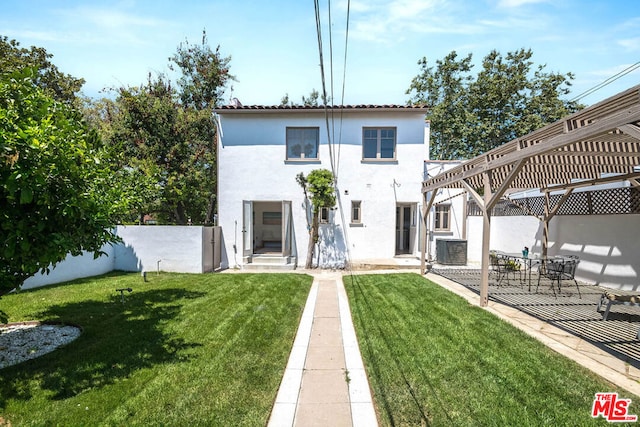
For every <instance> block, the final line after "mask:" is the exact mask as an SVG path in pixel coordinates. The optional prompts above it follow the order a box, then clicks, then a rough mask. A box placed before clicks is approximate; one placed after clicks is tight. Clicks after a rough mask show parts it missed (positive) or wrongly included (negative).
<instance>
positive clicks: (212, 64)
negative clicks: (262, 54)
mask: <svg viewBox="0 0 640 427" xmlns="http://www.w3.org/2000/svg"><path fill="white" fill-rule="evenodd" d="M169 60H170V61H171V62H170V63H169V69H171V70H174V71H178V70H179V71H180V73H181V77H180V78H179V79H178V86H179V88H180V90H179V94H180V101H181V104H182V106H183V107H186V108H194V109H196V110H203V109H207V108H215V107H216V106H217V105H218V104H219V103H220V101H221V100H222V96H223V95H224V92H225V89H226V86H227V84H228V83H229V82H230V81H232V80H235V77H234V76H232V75H231V74H230V73H229V65H230V63H231V57H230V56H226V57H223V56H222V54H221V53H220V46H219V45H218V46H217V47H216V49H215V51H214V50H212V49H211V47H210V46H209V44H208V42H207V33H206V31H203V32H202V43H201V44H200V45H197V44H196V45H194V44H190V43H189V41H188V40H185V42H184V43H181V44H180V45H178V49H177V51H176V53H175V54H174V55H172V56H171V57H170V58H169ZM172 63H173V64H172ZM176 67H177V68H176Z"/></svg>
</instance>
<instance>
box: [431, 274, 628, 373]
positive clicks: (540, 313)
mask: <svg viewBox="0 0 640 427" xmlns="http://www.w3.org/2000/svg"><path fill="white" fill-rule="evenodd" d="M431 272H432V273H435V274H438V275H440V276H443V277H446V278H447V279H449V280H452V281H454V282H457V283H459V284H461V285H463V286H465V287H466V288H468V289H470V290H472V291H473V292H475V293H477V294H478V295H480V270H479V269H462V268H460V269H456V268H434V269H433V270H431ZM537 283H538V276H537V274H536V273H533V275H532V277H531V285H532V286H531V292H529V291H528V282H527V281H524V282H522V283H521V282H520V280H519V279H516V280H513V279H511V280H510V281H509V283H508V284H507V283H505V282H504V281H502V282H501V283H500V286H498V284H497V281H496V277H495V276H494V275H493V274H490V276H489V299H490V300H492V301H496V302H499V303H501V304H504V305H507V306H510V307H513V308H516V309H518V310H520V311H522V312H524V313H527V314H529V315H531V316H534V317H536V318H537V319H540V320H542V321H544V322H547V323H549V324H551V325H553V326H555V327H557V328H559V329H562V330H564V331H566V332H568V333H570V334H572V335H574V336H576V337H579V338H581V339H583V340H585V341H587V342H589V343H591V344H593V345H595V346H597V347H598V348H600V349H601V350H602V351H604V352H606V353H608V354H611V355H612V356H614V357H616V358H618V359H620V360H622V361H624V362H625V363H628V364H629V365H631V366H633V367H635V368H640V340H638V338H637V334H638V330H639V329H640V307H637V306H627V305H622V304H614V305H613V306H612V307H611V311H610V312H609V317H608V319H607V320H606V321H604V320H602V313H599V312H598V311H596V307H597V305H598V301H599V300H600V296H601V295H602V293H603V291H604V290H605V288H602V287H599V286H593V285H587V284H584V283H579V286H580V293H581V295H582V298H579V297H578V292H577V290H576V286H575V283H574V282H573V281H565V282H563V284H562V288H561V292H560V293H558V294H557V296H554V294H553V291H552V289H551V286H550V285H551V283H550V282H549V281H548V280H546V279H542V281H541V282H540V287H539V289H538V291H537V292H536V284H537Z"/></svg>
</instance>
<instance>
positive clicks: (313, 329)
mask: <svg viewBox="0 0 640 427" xmlns="http://www.w3.org/2000/svg"><path fill="white" fill-rule="evenodd" d="M312 274H313V276H314V281H313V284H312V286H311V291H310V292H309V297H308V298H307V303H306V305H305V308H304V311H303V313H302V319H301V321H300V325H299V326H298V333H297V335H296V338H295V341H294V343H293V349H292V351H291V354H290V356H289V361H288V363H287V367H286V370H285V373H284V376H283V379H282V382H281V385H280V389H279V391H278V395H277V397H276V402H275V404H274V407H273V410H272V412H271V417H270V419H269V424H268V425H269V426H270V427H285V426H286V427H291V426H305V427H307V426H329V425H330V426H335V427H338V426H356V427H357V426H367V427H369V426H377V425H378V423H377V419H376V414H375V410H374V408H373V403H372V399H371V391H370V388H369V382H368V380H367V376H366V373H365V371H364V366H363V364H362V356H361V355H360V349H359V347H358V341H357V339H356V334H355V330H354V327H353V322H352V320H351V312H350V311H349V303H348V301H347V295H346V292H345V289H344V284H343V282H342V274H341V273H332V272H318V273H312Z"/></svg>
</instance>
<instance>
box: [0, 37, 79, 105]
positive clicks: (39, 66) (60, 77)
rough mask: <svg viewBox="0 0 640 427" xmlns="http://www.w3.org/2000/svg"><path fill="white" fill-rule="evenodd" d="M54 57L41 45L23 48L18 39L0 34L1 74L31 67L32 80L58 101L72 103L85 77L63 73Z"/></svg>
mask: <svg viewBox="0 0 640 427" xmlns="http://www.w3.org/2000/svg"><path fill="white" fill-rule="evenodd" d="M52 57H53V55H51V54H50V53H47V51H46V50H45V49H43V48H41V47H35V46H31V48H29V49H26V48H22V47H20V43H18V42H17V41H16V40H9V39H8V38H7V37H6V36H0V74H7V73H12V72H14V71H18V70H23V69H26V68H30V69H32V70H34V74H33V77H32V82H33V83H34V84H35V85H36V86H38V87H40V88H42V89H43V90H45V91H46V92H47V93H48V94H49V95H50V96H52V97H53V98H54V99H56V100H58V101H61V102H65V103H72V102H74V101H75V99H76V93H77V92H79V91H80V89H81V88H82V85H84V79H77V78H75V77H73V76H71V75H69V74H64V73H62V72H61V71H60V70H58V67H56V66H55V65H54V64H53V63H52V62H51V58H52Z"/></svg>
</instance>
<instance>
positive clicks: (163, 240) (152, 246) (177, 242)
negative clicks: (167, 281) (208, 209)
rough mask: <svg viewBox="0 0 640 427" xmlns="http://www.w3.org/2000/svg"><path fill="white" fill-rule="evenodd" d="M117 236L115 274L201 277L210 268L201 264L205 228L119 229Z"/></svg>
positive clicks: (174, 226)
mask: <svg viewBox="0 0 640 427" xmlns="http://www.w3.org/2000/svg"><path fill="white" fill-rule="evenodd" d="M117 233H118V236H120V237H121V238H122V240H123V243H122V244H120V245H118V246H116V250H115V269H116V270H123V271H141V272H142V271H148V272H153V271H157V270H158V269H159V270H160V271H170V272H179V273H204V272H205V271H207V270H206V267H205V266H206V265H210V262H207V261H205V260H204V254H205V250H204V248H203V246H205V245H207V244H209V245H210V244H211V238H210V237H209V238H208V239H207V238H206V237H207V232H206V227H201V226H176V225H166V226H165V225H154V226H137V225H132V226H125V225H119V226H118V231H117ZM207 253H211V254H212V252H209V251H207ZM211 257H212V255H211Z"/></svg>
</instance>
